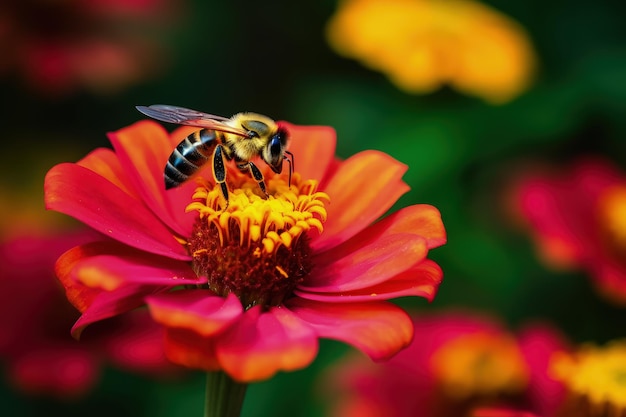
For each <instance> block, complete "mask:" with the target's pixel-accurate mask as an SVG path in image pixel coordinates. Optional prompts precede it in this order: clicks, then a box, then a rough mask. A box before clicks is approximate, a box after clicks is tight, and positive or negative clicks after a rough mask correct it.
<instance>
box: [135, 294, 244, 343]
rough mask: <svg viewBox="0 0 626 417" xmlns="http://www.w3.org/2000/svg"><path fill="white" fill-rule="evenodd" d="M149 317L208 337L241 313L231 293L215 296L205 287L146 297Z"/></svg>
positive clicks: (239, 306) (239, 304) (229, 323)
mask: <svg viewBox="0 0 626 417" xmlns="http://www.w3.org/2000/svg"><path fill="white" fill-rule="evenodd" d="M146 302H147V304H148V307H149V309H150V314H152V318H153V319H154V320H155V321H157V322H159V323H161V324H162V325H164V326H167V327H172V328H178V329H188V330H192V331H194V332H196V333H198V334H199V335H201V336H211V335H214V334H216V333H219V332H220V331H222V330H223V329H225V328H226V327H228V326H230V325H231V324H232V323H233V322H234V321H235V320H237V319H238V318H239V317H240V316H241V315H242V314H243V307H242V306H241V303H240V302H239V300H238V299H237V297H236V296H235V295H233V294H230V295H229V296H228V297H226V298H222V297H218V296H217V295H215V293H213V292H212V291H209V290H200V289H194V290H180V291H175V292H172V293H167V294H156V295H153V296H150V297H147V298H146Z"/></svg>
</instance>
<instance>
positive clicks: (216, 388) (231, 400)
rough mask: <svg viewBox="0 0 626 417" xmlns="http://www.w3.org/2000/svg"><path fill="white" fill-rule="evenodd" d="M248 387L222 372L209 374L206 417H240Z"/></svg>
mask: <svg viewBox="0 0 626 417" xmlns="http://www.w3.org/2000/svg"><path fill="white" fill-rule="evenodd" d="M247 387H248V385H247V384H242V383H240V382H237V381H235V380H233V379H232V378H231V377H229V376H228V375H227V374H226V373H224V372H222V371H216V372H209V373H207V378H206V400H205V403H204V417H239V416H240V415H241V407H242V406H243V400H244V397H245V395H246V388H247Z"/></svg>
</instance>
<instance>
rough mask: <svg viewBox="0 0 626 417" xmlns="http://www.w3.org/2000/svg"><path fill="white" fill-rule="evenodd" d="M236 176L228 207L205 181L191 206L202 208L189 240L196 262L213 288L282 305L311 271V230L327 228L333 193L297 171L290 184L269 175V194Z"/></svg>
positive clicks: (250, 302) (247, 302)
mask: <svg viewBox="0 0 626 417" xmlns="http://www.w3.org/2000/svg"><path fill="white" fill-rule="evenodd" d="M233 177H234V183H235V185H236V187H232V191H231V193H230V196H229V204H228V207H226V209H223V208H222V207H223V205H224V204H223V197H222V196H221V191H220V187H219V186H215V185H214V184H212V183H203V184H201V185H200V186H199V187H198V188H197V189H196V192H195V194H194V199H195V201H194V202H193V203H191V204H190V205H189V206H188V207H187V211H193V210H196V211H198V212H199V214H200V215H199V217H198V219H197V220H196V223H195V225H194V228H193V233H192V235H191V236H190V238H189V240H188V242H187V243H188V249H189V253H190V254H191V256H192V257H193V260H192V263H193V267H194V269H195V271H196V273H197V274H198V275H199V276H206V277H207V279H208V285H209V288H210V289H211V290H213V291H214V292H216V293H217V294H219V295H221V296H226V295H228V294H230V293H233V294H235V295H237V297H239V299H240V300H241V302H242V304H243V306H244V307H245V308H250V307H252V306H255V305H262V306H265V307H268V306H275V305H279V304H281V303H282V302H283V300H284V299H285V298H286V297H288V296H289V295H290V294H291V292H292V291H293V289H294V288H295V287H296V286H297V285H298V284H299V283H301V282H302V281H303V280H304V279H305V277H306V276H307V275H308V274H309V273H310V272H311V269H312V267H313V264H312V262H311V248H310V245H309V242H310V238H309V236H308V234H307V232H308V231H309V230H311V229H317V230H318V231H319V232H321V231H322V230H323V226H322V222H323V221H324V220H325V219H326V209H325V203H326V202H328V196H327V195H326V194H325V193H321V192H316V187H317V182H316V181H314V180H308V181H302V180H301V179H300V177H299V175H297V174H294V176H293V180H292V186H291V187H289V186H288V184H287V183H286V182H285V181H284V180H283V179H282V178H280V177H275V178H272V179H270V180H269V181H268V182H267V186H268V192H269V194H270V196H269V197H267V198H265V196H260V195H258V194H257V193H258V192H259V191H258V185H257V183H256V182H255V181H253V180H250V179H248V178H247V177H245V176H237V175H233ZM229 180H231V178H230V177H229ZM229 183H230V184H233V181H232V180H231V181H229Z"/></svg>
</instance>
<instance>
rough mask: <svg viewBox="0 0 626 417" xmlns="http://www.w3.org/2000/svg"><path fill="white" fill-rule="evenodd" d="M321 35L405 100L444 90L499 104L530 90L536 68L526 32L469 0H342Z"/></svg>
mask: <svg viewBox="0 0 626 417" xmlns="http://www.w3.org/2000/svg"><path fill="white" fill-rule="evenodd" d="M327 36H328V41H329V43H330V45H331V46H332V47H333V49H335V50H336V51H337V52H338V53H339V54H341V55H344V56H346V57H350V58H355V59H357V60H359V61H361V62H362V63H363V64H364V65H366V66H368V67H370V68H372V69H375V70H378V71H381V72H383V73H385V74H386V75H387V76H388V77H389V79H390V80H391V81H392V82H393V83H394V84H396V86H397V87H398V88H400V89H401V90H404V91H407V92H409V93H429V92H431V91H434V90H436V89H438V88H440V87H441V86H443V85H445V84H449V85H450V86H452V87H454V88H456V89H458V90H459V91H461V92H464V93H467V94H470V95H475V96H478V97H481V98H483V99H484V100H486V101H488V102H492V103H503V102H506V101H509V100H511V99H513V98H515V97H516V96H517V95H519V94H520V93H522V92H523V91H524V90H526V89H527V88H528V85H529V84H530V81H531V78H532V75H533V72H534V67H535V54H534V52H533V48H532V46H531V43H530V40H529V39H528V36H527V35H526V33H525V31H524V29H523V28H522V27H521V26H520V25H519V24H517V23H516V22H514V21H513V20H512V19H511V18H509V17H507V16H505V15H503V14H502V13H500V12H498V11H496V10H494V9H492V8H490V7H489V6H486V5H484V4H481V3H478V2H476V1H473V0H445V1H442V0H391V1H389V0H343V1H342V2H340V7H339V10H338V11H337V12H336V14H335V15H334V16H333V17H332V18H331V20H330V22H329V24H328V28H327Z"/></svg>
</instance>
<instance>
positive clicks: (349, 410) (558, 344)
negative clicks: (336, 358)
mask: <svg viewBox="0 0 626 417" xmlns="http://www.w3.org/2000/svg"><path fill="white" fill-rule="evenodd" d="M414 324H415V332H416V334H419V338H417V337H416V338H415V340H414V341H413V343H412V344H411V345H410V346H409V347H408V348H407V349H405V350H403V351H402V352H400V353H399V354H398V355H396V356H395V357H393V358H392V359H390V360H389V361H387V362H385V363H384V364H372V363H371V362H369V361H365V360H364V359H365V358H363V357H362V356H357V355H351V357H350V358H348V359H344V360H343V362H340V363H339V364H338V366H334V367H333V368H331V369H330V371H329V372H328V374H326V375H324V376H323V378H322V380H321V382H322V385H323V392H325V393H327V394H328V396H329V397H330V398H331V399H332V398H333V397H334V400H333V401H331V403H332V405H333V407H332V410H331V414H330V415H331V416H341V417H353V416H354V417H356V416H359V417H370V416H372V417H373V416H389V417H409V416H410V417H413V416H420V417H457V416H465V415H470V413H471V412H472V411H473V410H474V409H479V410H481V412H483V413H486V411H487V410H489V413H492V414H493V417H495V416H496V415H497V414H495V412H496V410H497V411H498V412H504V411H505V410H506V408H504V407H507V406H509V407H516V406H519V405H520V404H528V406H529V408H531V409H534V410H540V411H541V412H545V411H549V412H551V411H552V410H554V409H555V408H556V407H557V405H558V404H559V403H560V401H562V398H563V392H564V391H563V388H562V386H561V385H560V384H559V383H557V382H556V381H554V380H553V379H550V378H549V377H547V369H548V364H549V360H550V357H551V355H552V354H553V353H554V352H555V351H559V350H561V349H564V348H565V342H564V341H563V338H562V337H561V336H560V335H559V333H558V332H556V331H555V330H554V329H552V328H551V327H549V326H547V325H542V324H533V325H528V326H527V327H526V328H525V329H523V330H521V331H520V332H519V333H518V334H514V333H512V332H510V331H508V330H507V329H506V327H504V326H503V325H501V324H500V323H499V322H498V321H497V320H495V319H494V318H490V317H488V316H483V315H480V314H477V313H472V312H447V313H439V314H437V315H431V316H428V315H421V316H418V317H415V318H414ZM522 415H523V414H518V415H517V416H518V417H521V416H522ZM510 417H512V416H510Z"/></svg>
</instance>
